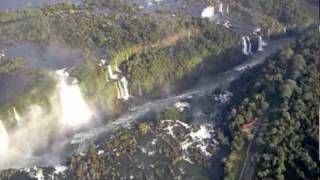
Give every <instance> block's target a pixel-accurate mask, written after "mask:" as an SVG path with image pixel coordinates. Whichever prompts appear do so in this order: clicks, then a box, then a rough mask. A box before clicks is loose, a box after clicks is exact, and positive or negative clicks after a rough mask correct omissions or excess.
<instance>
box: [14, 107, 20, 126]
mask: <svg viewBox="0 0 320 180" xmlns="http://www.w3.org/2000/svg"><path fill="white" fill-rule="evenodd" d="M13 116H14V119H15V120H16V122H17V124H18V125H20V124H21V116H20V114H19V113H18V112H17V109H16V108H15V107H14V108H13Z"/></svg>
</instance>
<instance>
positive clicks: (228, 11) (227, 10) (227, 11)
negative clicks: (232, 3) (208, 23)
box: [226, 5, 230, 14]
mask: <svg viewBox="0 0 320 180" xmlns="http://www.w3.org/2000/svg"><path fill="white" fill-rule="evenodd" d="M226 13H227V14H229V13H230V7H229V5H227V9H226Z"/></svg>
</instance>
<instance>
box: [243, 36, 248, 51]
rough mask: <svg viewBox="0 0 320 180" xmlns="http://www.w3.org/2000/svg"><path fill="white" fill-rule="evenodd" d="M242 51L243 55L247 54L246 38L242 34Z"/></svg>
mask: <svg viewBox="0 0 320 180" xmlns="http://www.w3.org/2000/svg"><path fill="white" fill-rule="evenodd" d="M242 53H243V54H244V55H248V46H247V40H246V38H245V37H244V36H242Z"/></svg>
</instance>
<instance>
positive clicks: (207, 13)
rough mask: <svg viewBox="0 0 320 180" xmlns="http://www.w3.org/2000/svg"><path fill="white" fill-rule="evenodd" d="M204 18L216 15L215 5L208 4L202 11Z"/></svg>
mask: <svg viewBox="0 0 320 180" xmlns="http://www.w3.org/2000/svg"><path fill="white" fill-rule="evenodd" d="M201 17H202V18H209V19H211V18H213V17H214V6H208V7H206V8H205V9H204V10H202V13H201Z"/></svg>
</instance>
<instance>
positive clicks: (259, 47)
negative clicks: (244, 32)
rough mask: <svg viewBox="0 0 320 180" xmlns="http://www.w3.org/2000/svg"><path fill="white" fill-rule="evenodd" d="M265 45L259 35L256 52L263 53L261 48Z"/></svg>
mask: <svg viewBox="0 0 320 180" xmlns="http://www.w3.org/2000/svg"><path fill="white" fill-rule="evenodd" d="M266 45H267V44H266V43H265V42H264V41H263V39H262V36H261V35H259V37H258V51H263V47H264V46H266Z"/></svg>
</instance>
